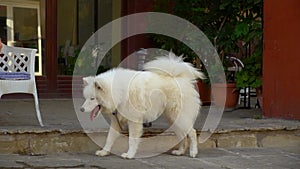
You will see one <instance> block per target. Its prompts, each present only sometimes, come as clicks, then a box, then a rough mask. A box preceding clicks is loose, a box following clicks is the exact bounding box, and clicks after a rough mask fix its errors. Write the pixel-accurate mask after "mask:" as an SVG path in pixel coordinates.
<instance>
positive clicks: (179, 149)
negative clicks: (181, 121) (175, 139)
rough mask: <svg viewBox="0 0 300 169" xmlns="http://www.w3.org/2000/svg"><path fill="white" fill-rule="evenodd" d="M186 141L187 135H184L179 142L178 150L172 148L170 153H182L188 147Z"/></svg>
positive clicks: (178, 154)
mask: <svg viewBox="0 0 300 169" xmlns="http://www.w3.org/2000/svg"><path fill="white" fill-rule="evenodd" d="M187 141H188V140H187V137H184V138H183V140H181V141H180V143H179V148H178V150H173V151H172V152H171V153H172V154H173V155H177V156H180V155H183V154H184V153H185V151H186V149H187V147H188V144H187Z"/></svg>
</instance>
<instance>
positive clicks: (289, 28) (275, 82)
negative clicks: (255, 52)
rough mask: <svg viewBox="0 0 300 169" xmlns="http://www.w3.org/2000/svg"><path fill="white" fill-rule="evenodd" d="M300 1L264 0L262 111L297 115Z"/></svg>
mask: <svg viewBox="0 0 300 169" xmlns="http://www.w3.org/2000/svg"><path fill="white" fill-rule="evenodd" d="M299 9H300V1H299V0H284V1H283V0H265V1H264V53H263V97H264V103H263V112H264V115H265V116H266V117H276V118H277V117H279V118H286V119H300V10H299Z"/></svg>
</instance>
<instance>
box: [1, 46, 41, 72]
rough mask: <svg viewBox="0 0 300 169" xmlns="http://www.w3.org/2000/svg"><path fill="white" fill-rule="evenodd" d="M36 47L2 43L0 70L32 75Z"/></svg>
mask: <svg viewBox="0 0 300 169" xmlns="http://www.w3.org/2000/svg"><path fill="white" fill-rule="evenodd" d="M36 52H37V50H36V49H30V48H21V47H11V46H6V45H4V44H2V50H1V51H0V72H13V73H14V72H22V73H29V74H30V75H31V77H33V76H34V61H35V54H36Z"/></svg>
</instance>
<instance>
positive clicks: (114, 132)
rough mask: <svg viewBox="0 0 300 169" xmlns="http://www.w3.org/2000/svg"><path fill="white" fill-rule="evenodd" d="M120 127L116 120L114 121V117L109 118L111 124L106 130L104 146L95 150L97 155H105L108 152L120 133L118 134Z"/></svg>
mask: <svg viewBox="0 0 300 169" xmlns="http://www.w3.org/2000/svg"><path fill="white" fill-rule="evenodd" d="M120 132H121V129H120V126H118V122H117V121H116V119H115V118H112V119H111V126H110V128H109V131H108V135H107V138H106V143H105V146H104V147H103V149H102V150H98V151H96V155H97V156H107V155H109V154H110V150H111V148H112V146H113V144H114V142H115V141H116V139H117V138H118V137H119V136H120V135H121V134H120Z"/></svg>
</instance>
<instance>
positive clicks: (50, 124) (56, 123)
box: [0, 100, 300, 131]
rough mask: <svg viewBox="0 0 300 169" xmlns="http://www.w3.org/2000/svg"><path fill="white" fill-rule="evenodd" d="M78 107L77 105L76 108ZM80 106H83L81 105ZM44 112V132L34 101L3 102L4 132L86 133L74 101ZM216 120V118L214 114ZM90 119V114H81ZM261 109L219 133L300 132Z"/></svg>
mask: <svg viewBox="0 0 300 169" xmlns="http://www.w3.org/2000/svg"><path fill="white" fill-rule="evenodd" d="M75 105H76V104H75ZM78 105H80V103H79V104H78ZM209 108H210V107H209V106H204V107H203V108H202V109H201V113H200V115H199V116H198V118H197V121H196V123H195V128H196V129H197V130H202V127H203V124H204V122H205V120H206V119H207V117H208V116H207V114H208V112H209ZM40 110H41V114H42V117H43V121H44V124H45V125H46V126H45V127H44V128H41V127H39V125H38V121H37V119H36V115H35V109H34V102H33V100H0V124H1V125H0V130H2V131H3V130H15V131H16V130H18V131H20V130H21V131H28V130H52V129H59V130H82V128H81V126H80V123H79V120H78V118H77V115H76V112H75V108H74V105H73V101H72V100H40ZM210 114H212V119H213V120H214V119H217V118H214V112H210ZM79 115H80V116H85V117H86V118H87V119H88V117H89V114H87V115H85V114H83V113H79ZM261 117H262V115H261V110H260V109H254V108H253V109H237V110H234V111H231V112H224V113H223V115H222V118H221V120H220V123H219V124H215V125H217V131H224V130H247V129H262V128H263V129H284V128H287V129H299V128H300V121H293V120H282V119H268V118H261ZM168 127H169V125H168V124H167V123H165V120H164V118H160V119H158V120H157V121H155V122H153V125H152V127H151V128H154V129H165V128H168Z"/></svg>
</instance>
